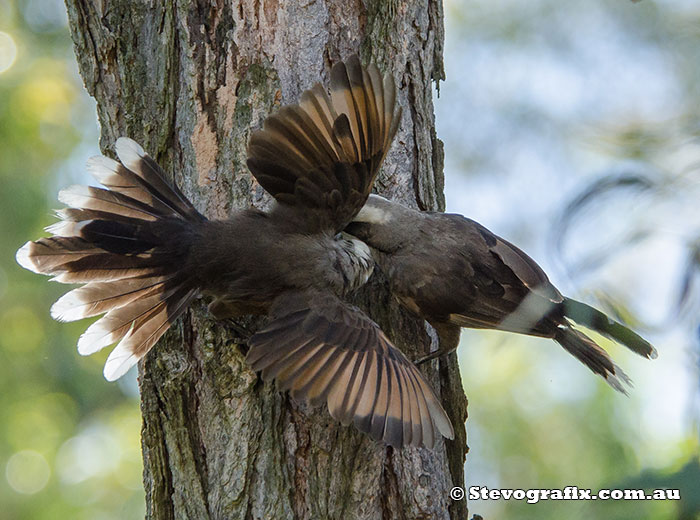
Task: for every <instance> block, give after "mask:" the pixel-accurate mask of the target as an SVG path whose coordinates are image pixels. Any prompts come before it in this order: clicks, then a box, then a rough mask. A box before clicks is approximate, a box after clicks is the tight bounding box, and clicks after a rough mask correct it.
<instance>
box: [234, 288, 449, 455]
mask: <svg viewBox="0 0 700 520" xmlns="http://www.w3.org/2000/svg"><path fill="white" fill-rule="evenodd" d="M270 315H271V317H272V320H271V321H270V323H269V324H268V325H267V326H266V327H265V328H263V329H262V330H260V331H258V332H257V333H256V334H255V335H254V336H253V337H252V338H251V339H250V341H249V344H250V352H249V353H248V357H247V361H248V363H249V364H250V365H251V366H252V368H253V369H255V370H262V376H263V379H265V380H270V379H275V380H276V381H277V384H278V386H279V388H280V390H283V391H284V390H290V391H291V394H292V396H293V397H294V398H296V399H305V400H308V401H310V402H311V404H312V405H314V406H317V405H320V404H322V403H323V402H326V403H327V405H328V410H329V412H330V414H331V416H333V417H334V418H335V419H337V420H338V421H340V422H342V423H343V424H349V423H350V422H353V423H354V424H355V426H356V427H357V428H358V429H359V430H360V431H363V432H365V433H368V434H370V435H371V436H372V437H373V438H375V439H377V440H383V441H384V442H386V443H387V444H390V445H392V446H395V447H399V446H404V445H413V446H419V445H420V444H423V445H425V446H427V447H432V446H433V444H434V441H435V429H437V430H438V431H439V432H440V433H441V434H442V435H443V436H445V437H447V438H449V439H452V438H453V436H454V431H453V429H452V424H451V423H450V420H449V418H448V417H447V414H446V413H445V411H444V410H443V408H442V405H441V404H440V401H439V400H438V398H437V397H436V396H435V394H434V393H433V391H432V389H431V388H430V385H429V384H428V383H427V382H426V381H425V379H424V378H423V376H422V375H421V373H420V372H419V371H418V369H417V368H416V366H415V365H414V364H413V363H411V362H410V361H409V360H408V359H406V357H405V356H404V355H403V354H402V353H401V351H399V350H398V349H397V348H396V347H394V346H393V345H392V344H391V342H390V341H389V339H388V338H387V337H386V336H385V335H384V333H383V332H382V330H381V329H380V328H379V327H378V326H377V324H376V323H374V322H373V321H372V320H370V319H369V318H368V317H367V316H366V315H365V314H364V313H363V312H362V311H361V310H360V309H358V308H356V307H352V306H350V305H347V304H345V303H343V302H342V301H340V300H339V299H338V298H337V297H336V296H334V295H332V294H330V293H321V292H313V291H308V292H292V293H286V294H284V295H282V296H280V297H278V298H277V300H276V301H275V302H274V304H273V307H272V309H271V312H270Z"/></svg>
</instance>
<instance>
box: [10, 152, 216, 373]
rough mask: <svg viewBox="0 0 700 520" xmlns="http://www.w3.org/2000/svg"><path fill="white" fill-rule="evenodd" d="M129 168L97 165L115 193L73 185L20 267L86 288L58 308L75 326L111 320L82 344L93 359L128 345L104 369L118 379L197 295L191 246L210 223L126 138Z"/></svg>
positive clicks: (23, 251)
mask: <svg viewBox="0 0 700 520" xmlns="http://www.w3.org/2000/svg"><path fill="white" fill-rule="evenodd" d="M117 153H118V155H119V157H120V159H121V161H122V162H121V163H118V162H116V161H113V160H111V159H107V158H105V157H96V158H93V159H91V160H90V162H89V163H88V168H89V169H90V171H91V172H92V173H93V174H94V175H95V177H96V178H97V179H98V180H99V181H100V182H102V183H103V184H104V185H105V186H106V187H107V189H103V188H95V187H90V186H74V187H72V188H68V189H67V190H63V191H62V192H61V193H60V194H59V200H61V201H62V202H64V203H65V204H66V205H68V206H69V207H68V208H66V209H62V210H58V211H57V213H56V214H57V216H58V217H59V219H61V220H60V221H59V222H57V223H56V224H53V225H51V226H49V227H48V228H47V231H49V232H50V233H52V234H53V236H52V237H47V238H41V239H39V240H36V241H33V242H27V243H26V244H25V245H24V246H23V247H22V248H20V249H19V251H18V252H17V257H16V258H17V261H18V262H19V264H20V265H22V266H23V267H25V268H27V269H29V270H31V271H34V272H36V273H41V274H47V275H51V276H53V278H52V279H53V280H54V281H58V282H63V283H84V284H86V285H85V286H83V287H80V288H78V289H74V290H73V291H70V292H69V293H67V294H66V295H64V296H63V297H61V298H60V299H59V300H58V301H57V302H56V303H55V304H54V305H53V307H52V309H51V314H52V316H53V317H54V318H55V319H57V320H61V321H73V320H79V319H83V318H88V317H91V316H97V315H100V314H103V313H106V315H105V316H104V317H103V318H101V319H100V320H98V321H96V322H95V323H93V324H92V325H91V326H90V327H89V328H88V329H87V331H86V332H85V333H84V334H83V335H82V336H81V338H80V340H79V342H78V350H79V352H80V353H81V354H90V353H92V352H96V351H97V350H99V349H100V348H103V347H105V346H107V345H110V344H112V343H115V342H117V341H120V340H121V341H120V343H119V345H118V346H117V348H116V349H115V351H114V352H113V353H112V355H111V356H110V358H109V360H108V362H107V365H106V366H105V377H107V378H108V379H116V378H117V377H120V376H121V375H122V374H123V373H124V372H126V370H128V368H129V367H131V366H132V365H133V364H135V363H136V362H137V361H138V360H139V359H140V358H141V357H142V356H143V355H144V354H145V353H146V352H147V351H148V349H150V348H151V346H153V344H154V343H155V342H156V341H157V340H158V338H159V337H160V336H162V334H163V333H164V332H165V331H166V330H167V328H168V327H169V326H170V324H171V323H172V322H173V321H174V320H175V319H176V318H177V316H179V315H180V314H181V313H182V312H183V311H184V309H185V308H186V307H187V305H188V304H189V302H190V301H191V300H192V299H193V298H194V297H195V296H196V295H197V289H196V288H195V287H194V286H193V285H192V283H191V282H190V274H191V273H188V271H187V269H188V268H187V267H186V266H187V265H188V262H187V259H188V258H189V249H190V244H191V243H192V241H193V240H194V238H195V236H196V233H197V225H198V223H200V222H202V221H203V220H204V217H202V216H201V215H200V214H199V213H198V212H197V211H196V210H195V209H194V207H193V206H192V205H191V204H190V203H189V202H188V201H187V199H185V198H184V196H183V195H182V193H180V191H179V190H178V189H177V188H175V187H171V186H169V185H168V183H167V182H166V181H165V179H164V177H163V172H162V171H161V170H160V168H159V167H158V165H157V164H156V163H155V162H154V161H153V159H151V158H150V157H149V156H148V155H146V154H145V153H144V151H143V149H142V148H141V147H140V146H139V145H138V144H136V143H135V142H133V141H131V140H129V139H125V138H120V139H119V140H117Z"/></svg>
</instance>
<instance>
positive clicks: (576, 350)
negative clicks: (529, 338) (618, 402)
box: [554, 325, 632, 395]
mask: <svg viewBox="0 0 700 520" xmlns="http://www.w3.org/2000/svg"><path fill="white" fill-rule="evenodd" d="M554 340H555V341H556V342H557V343H559V344H560V345H561V346H562V347H564V349H565V350H566V351H567V352H568V353H569V354H571V355H572V356H574V357H575V358H576V359H578V360H579V361H580V362H581V363H583V364H584V365H586V366H587V367H588V368H589V369H591V371H592V372H593V373H595V374H598V375H599V376H600V377H602V378H603V379H605V381H606V382H607V383H608V384H609V385H610V386H611V387H613V388H614V389H615V390H617V391H618V392H622V393H623V394H625V395H627V390H626V389H625V385H627V386H631V385H632V381H631V379H630V378H629V377H627V374H625V373H624V372H623V371H622V369H621V368H620V367H619V366H617V365H616V364H615V363H614V362H613V360H612V359H610V356H609V355H608V353H607V352H605V350H603V349H602V348H601V347H600V346H598V345H597V344H596V343H595V342H594V341H593V340H592V339H591V338H589V337H588V336H586V335H585V334H583V333H582V332H580V331H578V330H575V329H573V328H571V327H569V326H567V325H561V326H560V327H559V328H558V329H557V333H556V335H555V336H554Z"/></svg>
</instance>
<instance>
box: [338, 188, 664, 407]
mask: <svg viewBox="0 0 700 520" xmlns="http://www.w3.org/2000/svg"><path fill="white" fill-rule="evenodd" d="M345 231H346V232H347V233H349V234H350V235H352V236H354V237H356V238H358V239H360V240H362V241H363V242H364V243H365V244H367V245H368V246H370V248H371V250H372V255H373V257H374V259H375V262H376V265H377V267H378V268H379V270H380V271H381V272H382V273H384V275H385V276H386V278H387V279H388V283H389V286H390V289H391V291H392V293H393V294H394V296H395V297H396V298H397V299H398V300H399V302H400V303H401V304H402V305H403V306H404V307H406V308H407V309H409V310H410V311H412V312H413V313H414V314H416V315H418V316H420V317H421V318H423V319H424V320H426V321H427V322H428V323H430V324H431V325H432V326H433V327H434V328H435V330H436V332H437V334H438V337H439V338H440V347H439V348H438V349H437V350H436V351H434V352H432V353H430V354H428V355H426V356H424V357H422V358H421V359H418V360H417V361H416V362H417V363H418V364H420V363H423V362H426V361H429V360H431V359H435V358H437V357H440V356H443V355H446V354H448V353H450V352H451V351H453V350H455V349H456V348H457V345H458V342H459V335H460V332H461V329H462V328H463V327H467V328H476V329H498V330H503V331H508V332H515V333H520V334H527V335H530V336H540V337H544V338H551V339H553V340H554V341H556V342H557V343H559V344H560V345H561V346H562V347H563V348H564V349H565V350H566V351H567V352H569V353H570V354H571V355H573V356H574V357H575V358H576V359H578V360H579V361H581V362H582V363H583V364H584V365H585V366H587V367H588V368H589V369H590V370H591V371H593V372H594V373H595V374H597V375H599V376H600V377H602V378H603V379H604V380H605V381H606V382H607V383H608V384H609V385H610V386H611V387H613V388H614V389H615V390H617V391H619V392H622V393H627V391H626V388H627V387H628V386H630V385H631V379H630V378H629V377H628V376H627V375H626V374H625V373H624V371H623V370H622V369H621V368H620V367H619V366H617V365H616V364H615V363H614V362H613V360H612V359H611V358H610V356H609V355H608V354H607V352H606V351H605V350H604V349H603V348H602V347H600V345H598V344H597V343H596V342H595V341H594V340H593V339H591V338H590V337H589V336H587V335H586V334H585V333H584V332H582V331H581V330H580V328H581V327H582V326H583V327H585V328H589V329H592V330H594V331H596V332H598V333H600V334H602V335H603V336H606V337H608V338H609V339H612V340H614V341H616V342H618V343H620V344H622V345H624V346H626V347H627V348H629V349H630V350H632V351H633V352H635V353H637V354H639V355H641V356H644V357H646V358H648V359H654V358H656V357H657V351H656V349H655V348H654V347H653V346H652V345H651V344H650V343H649V342H648V341H646V340H645V339H644V338H642V337H641V336H639V335H638V334H637V333H635V332H634V331H632V330H631V329H629V328H627V327H625V326H624V325H622V324H621V323H619V322H617V321H615V320H613V319H611V318H609V317H608V316H606V315H605V314H604V313H602V312H601V311H599V310H597V309H595V308H594V307H591V306H590V305H587V304H585V303H583V302H580V301H576V300H574V299H571V298H567V297H564V296H563V295H562V294H561V293H560V292H559V290H557V288H556V287H555V286H554V285H553V284H552V283H551V282H550V281H549V278H548V277H547V275H546V274H545V272H544V271H543V270H542V268H541V267H540V266H539V265H538V264H537V263H536V262H535V261H534V260H533V259H532V258H530V257H529V256H528V255H527V254H526V253H524V252H523V251H522V250H521V249H519V248H518V247H517V246H515V245H513V244H511V243H510V242H508V241H507V240H504V239H503V238H501V237H499V236H497V235H495V234H494V233H492V232H491V231H489V230H488V229H487V228H485V227H484V226H482V225H481V224H479V223H478V222H475V221H474V220H471V219H469V218H466V217H464V216H462V215H458V214H449V213H440V212H431V211H418V210H415V209H413V208H409V207H407V206H405V205H403V204H400V203H398V202H394V201H391V200H388V199H386V198H384V197H382V196H379V195H376V194H371V195H370V196H369V198H368V200H367V202H366V204H365V205H364V206H363V208H362V209H361V210H360V211H359V212H358V214H357V215H355V217H354V218H353V221H352V222H351V223H350V224H349V225H348V226H347V227H346V228H345Z"/></svg>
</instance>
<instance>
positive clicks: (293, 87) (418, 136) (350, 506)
mask: <svg viewBox="0 0 700 520" xmlns="http://www.w3.org/2000/svg"><path fill="white" fill-rule="evenodd" d="M66 3H67V7H68V12H69V18H70V24H71V30H72V34H73V40H74V42H75V49H76V54H77V56H78V61H79V65H80V71H81V74H82V76H83V79H84V81H85V85H86V87H87V89H88V91H89V92H90V94H91V95H93V96H94V97H95V99H96V100H97V107H98V114H99V119H100V123H101V127H102V134H101V141H100V144H101V147H102V150H103V151H104V152H106V154H108V155H111V154H112V152H113V147H112V145H113V143H114V141H115V140H116V138H117V137H119V136H121V135H127V136H129V137H132V138H134V139H135V140H137V141H139V142H140V143H141V144H142V145H143V147H144V148H145V149H146V150H147V151H148V152H149V153H150V154H151V155H153V156H154V158H156V160H157V161H158V162H159V163H160V164H161V165H162V166H163V167H164V169H165V171H167V172H174V173H173V175H174V180H175V181H176V182H177V183H178V184H179V185H180V186H181V187H182V188H183V191H184V192H185V193H186V194H187V195H188V196H189V197H190V198H191V199H192V201H193V202H194V204H195V206H196V207H197V208H198V209H199V210H200V211H201V212H202V213H204V214H205V215H206V216H207V217H209V218H225V217H226V216H227V215H228V214H229V213H231V212H232V211H234V210H235V209H237V208H244V207H247V206H249V205H250V204H251V203H252V204H254V205H256V206H259V207H264V206H265V205H267V204H269V201H270V198H269V197H268V196H267V195H266V194H265V193H264V192H263V191H262V189H261V188H260V186H259V185H257V184H256V183H255V182H254V181H253V179H252V177H251V175H250V173H249V172H248V171H247V169H246V166H245V159H246V145H247V141H248V137H249V135H250V132H251V131H252V130H254V129H256V128H258V127H259V126H260V125H261V123H262V121H263V119H264V118H265V117H266V116H267V115H268V114H269V113H270V112H271V111H272V110H274V109H275V108H277V107H278V106H280V105H284V104H287V103H294V102H297V101H298V100H299V96H300V94H301V92H302V90H304V89H306V88H309V87H311V86H312V85H313V84H314V83H315V82H317V81H322V82H323V83H324V84H327V83H328V80H329V71H330V66H331V65H332V63H334V62H336V61H338V60H339V59H344V58H346V57H347V56H349V55H350V54H352V53H354V52H359V54H360V57H361V59H362V61H363V62H365V63H367V62H369V61H373V62H375V63H377V65H378V66H379V67H380V69H382V70H387V71H391V72H392V73H393V75H394V77H395V79H396V81H397V85H398V87H399V89H400V92H399V102H400V104H401V105H402V106H403V107H404V115H403V120H402V122H401V126H400V129H399V132H398V135H397V138H396V140H395V142H394V145H393V146H392V148H391V150H390V152H389V155H388V157H387V159H386V162H385V165H384V167H383V170H382V172H381V174H380V177H379V180H378V184H377V189H378V190H379V192H380V193H383V194H385V195H386V196H388V197H390V198H392V199H397V200H401V201H403V202H405V203H407V204H410V205H412V206H414V207H416V206H417V207H419V208H421V209H429V210H435V209H443V206H444V198H443V194H442V189H443V178H442V143H441V142H440V141H439V140H438V139H437V137H436V135H435V128H434V115H433V105H432V98H431V94H432V92H431V88H432V82H433V81H438V80H440V79H442V77H443V64H442V43H443V20H442V17H443V13H442V6H441V4H440V2H430V1H428V0H423V1H420V0H411V1H407V2H398V1H397V0H391V1H386V0H373V1H367V2H366V5H365V4H363V3H362V2H348V1H347V0H316V1H310V2H297V1H295V0H279V1H272V0H243V1H241V2H239V3H235V4H231V3H227V2H224V1H222V0H209V1H204V0H190V1H186V0H178V1H175V2H159V1H149V2H146V1H143V0H138V1H135V0H98V1H93V0H67V2H66ZM173 240H177V237H173ZM385 285H386V284H385V283H384V282H383V281H382V279H381V275H378V276H375V277H374V278H373V281H372V282H371V283H370V284H369V285H368V286H367V287H366V288H365V289H364V290H363V291H362V294H360V295H359V296H358V302H359V303H360V304H361V305H363V306H364V307H365V308H366V309H367V310H368V311H369V312H370V314H371V316H372V317H373V318H374V319H375V320H376V321H377V322H378V323H379V324H380V325H381V326H382V328H383V329H384V330H385V331H386V332H387V334H388V335H389V336H390V337H391V338H392V339H393V340H394V341H395V343H396V344H397V346H398V347H399V348H401V349H402V350H404V352H406V353H407V355H408V356H409V357H411V358H415V357H417V356H418V355H420V354H424V353H426V352H428V351H429V349H430V348H431V343H433V348H435V345H434V343H435V334H434V332H432V329H430V328H429V327H427V326H426V325H425V323H424V322H422V321H418V320H416V319H415V318H414V317H411V316H408V315H406V313H405V312H403V311H401V310H400V309H399V308H398V306H397V305H396V304H395V303H394V301H393V300H392V299H391V298H390V295H389V294H388V292H387V290H386V287H385ZM256 323H257V322H247V323H242V322H238V323H237V324H232V323H223V322H216V321H214V320H213V319H212V318H211V316H209V315H208V314H207V311H206V307H205V302H198V303H196V304H195V305H194V306H193V308H191V309H190V311H189V312H188V313H187V314H186V316H185V317H184V318H183V319H181V320H179V321H178V324H177V325H176V326H174V327H173V329H172V330H171V331H170V332H169V333H168V334H166V336H165V337H164V338H163V340H161V341H160V343H159V344H158V345H157V346H156V347H155V348H154V349H153V351H152V352H151V353H149V355H148V356H147V357H146V359H145V362H144V363H142V364H141V366H140V378H139V380H140V388H141V407H142V412H143V431H142V436H143V438H142V445H143V458H144V464H145V470H144V484H145V488H146V503H147V518H157V519H166V518H168V519H169V518H187V519H209V518H212V519H213V518H216V519H233V518H240V519H248V518H261V519H277V518H280V519H285V518H300V519H301V518H311V519H317V518H339V519H340V518H343V519H345V518H367V519H377V518H401V519H404V518H406V519H412V518H450V517H451V518H465V517H466V505H465V503H464V502H454V501H452V500H451V498H450V494H449V491H450V488H451V487H452V486H453V485H460V486H461V485H463V482H464V475H463V464H464V456H465V452H466V434H465V430H464V420H465V419H466V399H465V397H464V394H463V391H462V385H461V381H460V377H459V371H458V368H457V363H456V357H455V356H454V355H452V356H450V357H449V358H448V359H446V360H441V361H435V362H433V363H432V365H429V366H426V367H424V368H423V370H424V373H426V375H427V376H428V378H429V380H430V381H431V383H432V384H433V386H434V388H436V389H437V390H438V394H439V395H441V397H442V400H443V402H444V404H445V408H446V409H447V410H448V413H449V414H450V416H451V418H452V421H453V423H454V426H455V430H456V439H455V441H453V442H447V443H442V442H438V444H437V445H436V448H435V450H427V449H415V448H405V449H402V450H398V451H397V450H393V449H392V448H389V447H385V446H383V445H380V444H378V443H376V442H374V441H373V440H371V439H370V438H369V437H368V436H366V435H363V434H360V433H359V432H357V431H356V430H355V429H354V428H353V427H352V426H350V427H343V426H341V425H339V424H337V423H336V422H335V421H334V420H333V419H331V417H330V416H329V414H328V412H327V411H326V410H325V409H311V408H310V407H308V406H306V405H302V404H298V403H296V402H294V401H293V400H292V399H291V398H290V397H289V396H288V395H286V394H280V393H279V392H277V391H276V389H275V387H274V385H271V384H263V383H262V382H261V380H260V378H259V377H258V376H257V374H255V373H254V372H251V370H250V369H249V368H248V367H247V366H246V364H245V362H244V351H243V349H244V348H245V347H243V346H241V345H240V344H241V343H244V341H243V340H242V339H240V338H241V337H243V336H244V334H240V333H237V331H240V330H241V329H242V328H243V327H244V326H245V327H251V326H252V327H254V326H255V325H256ZM431 338H432V339H431Z"/></svg>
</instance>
